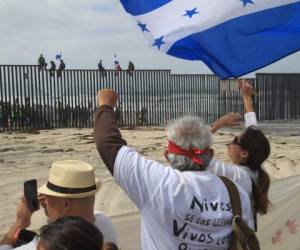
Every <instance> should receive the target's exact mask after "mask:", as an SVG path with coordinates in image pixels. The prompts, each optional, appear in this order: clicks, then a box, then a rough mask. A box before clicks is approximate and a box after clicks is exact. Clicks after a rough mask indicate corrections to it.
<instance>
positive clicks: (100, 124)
mask: <svg viewBox="0 0 300 250" xmlns="http://www.w3.org/2000/svg"><path fill="white" fill-rule="evenodd" d="M94 136H95V141H96V146H97V150H98V152H99V154H100V156H101V158H102V160H103V162H104V164H105V165H106V167H107V168H108V170H109V172H110V173H111V174H112V175H113V174H114V164H115V160H116V157H117V154H118V152H119V150H120V148H121V147H122V146H124V145H127V142H126V141H125V140H124V139H123V138H122V135H121V133H120V131H119V129H118V128H117V121H116V118H115V115H114V111H113V109H112V108H111V107H110V106H107V105H103V106H101V107H100V108H99V109H98V110H97V111H96V113H95V127H94Z"/></svg>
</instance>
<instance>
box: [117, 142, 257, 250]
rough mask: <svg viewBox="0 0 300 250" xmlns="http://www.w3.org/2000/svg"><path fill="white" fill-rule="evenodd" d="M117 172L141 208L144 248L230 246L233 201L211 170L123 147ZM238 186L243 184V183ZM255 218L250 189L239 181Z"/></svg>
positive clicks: (247, 211)
mask: <svg viewBox="0 0 300 250" xmlns="http://www.w3.org/2000/svg"><path fill="white" fill-rule="evenodd" d="M114 177H115V180H116V182H117V184H118V185H120V186H121V187H122V188H123V190H124V191H125V192H126V193H127V195H128V196H129V197H130V198H131V200H132V201H133V202H134V203H135V204H136V206H137V207H138V208H139V209H140V211H141V237H142V249H143V250H155V249H158V250H169V249H172V250H202V249H203V250H204V249H207V250H219V249H227V247H228V243H229V241H230V235H231V232H232V227H231V218H232V211H231V204H230V200H229V194H228V192H227V189H226V187H225V185H224V184H223V182H222V181H221V180H220V179H219V177H217V176H216V175H214V174H212V173H210V172H208V171H187V172H180V171H177V170H174V169H172V168H171V167H166V166H164V165H162V164H160V163H159V162H156V161H152V160H147V159H146V158H144V157H143V156H141V155H140V154H139V153H138V152H136V151H135V150H134V149H131V148H129V147H126V146H123V147H122V148H121V149H120V150H119V152H118V155H117V158H116V161H115V166H114ZM237 186H238V185H237ZM238 190H239V192H240V196H241V201H242V214H243V218H244V220H245V221H246V223H248V224H249V223H250V215H251V208H250V201H249V197H248V194H247V193H246V192H245V191H244V190H243V189H242V188H240V187H239V186H238Z"/></svg>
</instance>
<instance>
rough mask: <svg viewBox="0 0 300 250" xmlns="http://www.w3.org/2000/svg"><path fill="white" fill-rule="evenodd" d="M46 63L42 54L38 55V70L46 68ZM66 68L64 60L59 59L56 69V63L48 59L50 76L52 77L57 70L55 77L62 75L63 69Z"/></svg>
mask: <svg viewBox="0 0 300 250" xmlns="http://www.w3.org/2000/svg"><path fill="white" fill-rule="evenodd" d="M47 65H48V64H47V63H46V59H45V58H44V56H43V54H41V55H40V57H39V59H38V67H39V71H41V70H47ZM65 68H66V64H65V62H64V60H62V59H60V63H59V66H58V69H57V70H56V64H55V62H54V61H50V68H49V72H50V76H51V77H54V76H55V71H57V77H61V76H62V72H63V70H65Z"/></svg>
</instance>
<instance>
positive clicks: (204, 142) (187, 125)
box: [167, 116, 212, 171]
mask: <svg viewBox="0 0 300 250" xmlns="http://www.w3.org/2000/svg"><path fill="white" fill-rule="evenodd" d="M167 137H168V140H169V141H173V142H174V143H175V144H176V145H178V146H180V147H181V148H183V149H185V150H189V149H190V148H192V147H193V148H198V149H205V148H210V147H211V146H212V134H211V132H210V130H209V127H208V126H207V125H205V124H203V123H202V122H201V120H200V119H199V118H197V117H192V116H187V117H183V118H180V119H178V120H175V121H174V122H173V123H171V124H170V125H169V126H168V127H167ZM167 157H168V159H169V161H170V164H171V166H172V167H173V168H175V169H178V170H180V171H188V170H195V169H197V170H199V166H197V165H196V164H195V163H193V161H192V159H190V158H189V157H186V156H182V155H176V154H173V153H168V154H167Z"/></svg>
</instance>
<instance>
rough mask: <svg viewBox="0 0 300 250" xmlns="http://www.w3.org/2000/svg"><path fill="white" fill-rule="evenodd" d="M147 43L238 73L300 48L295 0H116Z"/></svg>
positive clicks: (219, 71)
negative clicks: (134, 22) (133, 21)
mask: <svg viewBox="0 0 300 250" xmlns="http://www.w3.org/2000/svg"><path fill="white" fill-rule="evenodd" d="M120 1H121V3H122V5H123V7H124V8H125V10H126V11H127V12H128V13H129V14H131V15H132V16H133V17H134V19H135V21H136V24H137V26H138V27H139V28H140V30H141V31H142V32H143V33H144V35H145V36H146V38H147V39H148V41H149V42H150V45H151V46H152V47H154V48H155V49H157V50H160V51H162V52H164V53H166V54H168V55H171V56H175V57H178V58H182V59H186V60H201V61H203V62H204V63H205V64H206V65H207V66H208V67H209V68H210V69H211V70H212V71H213V72H214V73H215V74H216V75H218V76H219V77H221V78H229V77H238V76H241V75H244V74H246V73H249V72H251V71H254V70H257V69H259V68H261V67H264V66H266V65H268V64H271V63H272V62H275V61H277V60H279V59H281V58H283V57H285V56H287V55H289V54H291V53H293V52H296V51H298V50H299V49H300V1H299V0H120Z"/></svg>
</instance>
